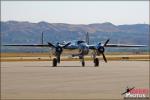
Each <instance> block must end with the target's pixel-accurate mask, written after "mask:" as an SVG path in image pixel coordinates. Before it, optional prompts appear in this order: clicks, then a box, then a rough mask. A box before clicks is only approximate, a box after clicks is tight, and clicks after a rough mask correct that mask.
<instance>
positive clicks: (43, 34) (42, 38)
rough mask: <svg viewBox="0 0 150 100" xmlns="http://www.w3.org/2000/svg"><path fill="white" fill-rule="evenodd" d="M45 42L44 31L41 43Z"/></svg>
mask: <svg viewBox="0 0 150 100" xmlns="http://www.w3.org/2000/svg"><path fill="white" fill-rule="evenodd" d="M43 42H44V32H42V37H41V44H43Z"/></svg>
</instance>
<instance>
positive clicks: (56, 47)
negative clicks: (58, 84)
mask: <svg viewBox="0 0 150 100" xmlns="http://www.w3.org/2000/svg"><path fill="white" fill-rule="evenodd" d="M109 41H110V40H109V39H108V40H106V42H105V43H104V44H102V43H98V44H96V45H89V35H88V33H87V35H86V41H83V40H79V41H76V42H75V44H73V43H72V42H68V43H59V42H58V43H56V44H52V43H50V42H47V44H43V38H42V44H31V45H26V44H19V45H18V44H7V45H4V46H25V47H50V48H52V54H53V55H54V56H55V58H53V64H52V66H53V67H56V66H57V64H58V63H60V57H61V54H62V52H63V50H64V49H67V50H78V54H72V57H75V56H78V57H79V59H80V60H81V64H82V66H83V67H84V66H85V60H84V57H85V56H86V55H88V54H89V51H90V50H92V52H93V53H92V56H93V62H94V66H95V67H97V66H99V59H98V58H97V57H96V56H100V55H102V56H103V59H104V61H105V62H107V59H106V57H105V47H145V45H126V44H108V42H109Z"/></svg>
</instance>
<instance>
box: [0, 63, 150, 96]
mask: <svg viewBox="0 0 150 100" xmlns="http://www.w3.org/2000/svg"><path fill="white" fill-rule="evenodd" d="M51 65H52V62H51V61H40V62H38V61H26V62H20V61H17V62H16V61H13V62H7V61H4V62H1V98H2V99H123V97H124V96H123V95H121V93H122V92H125V89H126V87H127V86H128V87H133V86H134V87H135V88H149V61H108V63H105V62H103V61H101V63H100V66H99V67H94V66H93V62H92V61H86V66H85V67H81V63H80V61H62V62H61V64H59V65H58V67H52V66H51Z"/></svg>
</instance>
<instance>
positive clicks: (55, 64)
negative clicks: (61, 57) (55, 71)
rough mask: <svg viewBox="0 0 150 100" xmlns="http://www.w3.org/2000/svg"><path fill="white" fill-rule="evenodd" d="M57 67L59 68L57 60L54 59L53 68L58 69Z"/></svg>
mask: <svg viewBox="0 0 150 100" xmlns="http://www.w3.org/2000/svg"><path fill="white" fill-rule="evenodd" d="M56 66H57V59H56V58H54V59H53V67H56Z"/></svg>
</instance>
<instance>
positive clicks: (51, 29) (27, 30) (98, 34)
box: [1, 21, 149, 45]
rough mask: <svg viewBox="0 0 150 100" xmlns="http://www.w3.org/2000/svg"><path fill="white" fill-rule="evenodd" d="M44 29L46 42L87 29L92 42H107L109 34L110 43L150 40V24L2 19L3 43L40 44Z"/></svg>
mask: <svg viewBox="0 0 150 100" xmlns="http://www.w3.org/2000/svg"><path fill="white" fill-rule="evenodd" d="M42 32H44V43H47V41H50V42H53V43H55V42H57V41H60V42H62V41H72V40H80V39H84V38H85V37H84V36H85V33H86V32H89V35H90V43H97V42H101V41H102V42H104V41H105V40H106V39H108V38H110V43H128V44H144V45H147V44H148V41H149V25H148V24H133V25H118V26H117V25H114V24H112V23H109V22H106V23H94V24H88V25H84V24H78V25H77V24H66V23H47V22H39V23H31V22H18V21H7V22H1V39H2V40H1V43H2V44H16V43H17V44H21V43H22V44H39V43H41V33H42Z"/></svg>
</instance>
